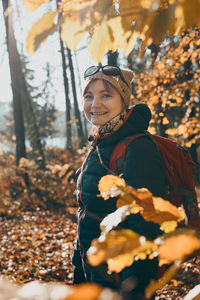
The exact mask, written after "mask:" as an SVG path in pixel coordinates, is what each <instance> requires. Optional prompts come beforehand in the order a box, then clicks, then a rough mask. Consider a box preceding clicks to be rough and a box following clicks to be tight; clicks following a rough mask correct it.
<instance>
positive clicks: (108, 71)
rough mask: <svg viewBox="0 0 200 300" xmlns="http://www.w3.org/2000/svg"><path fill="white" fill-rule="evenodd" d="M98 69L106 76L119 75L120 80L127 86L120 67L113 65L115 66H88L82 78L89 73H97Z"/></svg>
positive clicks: (89, 74)
mask: <svg viewBox="0 0 200 300" xmlns="http://www.w3.org/2000/svg"><path fill="white" fill-rule="evenodd" d="M100 70H102V72H103V74H105V75H107V76H120V78H121V80H122V81H123V82H124V83H125V84H126V85H127V86H128V83H127V82H126V80H125V79H124V76H123V75H122V71H121V70H120V68H119V67H115V66H109V65H106V66H91V67H89V68H88V69H86V70H85V72H84V79H86V78H87V77H89V76H91V75H94V74H96V73H98V72H99V71H100ZM128 87H129V86H128Z"/></svg>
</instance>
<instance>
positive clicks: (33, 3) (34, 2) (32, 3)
mask: <svg viewBox="0 0 200 300" xmlns="http://www.w3.org/2000/svg"><path fill="white" fill-rule="evenodd" d="M47 2H49V0H23V4H24V7H25V8H26V10H27V11H28V12H33V11H35V10H37V9H38V7H39V6H40V5H42V4H44V3H47Z"/></svg>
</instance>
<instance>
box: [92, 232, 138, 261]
mask: <svg viewBox="0 0 200 300" xmlns="http://www.w3.org/2000/svg"><path fill="white" fill-rule="evenodd" d="M139 245H140V236H139V235H138V234H137V233H135V232H133V231H132V230H130V229H123V230H112V231H110V232H107V233H103V234H102V235H101V236H100V237H99V238H98V239H94V240H93V241H92V243H91V246H90V248H89V250H88V252H87V258H88V261H89V263H90V264H91V265H93V266H97V265H99V264H100V263H102V262H104V261H107V260H108V259H110V258H113V257H115V256H117V255H119V254H122V253H129V252H130V251H131V250H132V249H134V248H136V247H138V246H139Z"/></svg>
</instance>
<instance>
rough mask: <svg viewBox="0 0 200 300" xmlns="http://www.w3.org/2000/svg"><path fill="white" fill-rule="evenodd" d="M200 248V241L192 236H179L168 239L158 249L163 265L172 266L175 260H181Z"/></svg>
mask: <svg viewBox="0 0 200 300" xmlns="http://www.w3.org/2000/svg"><path fill="white" fill-rule="evenodd" d="M199 248H200V242H199V239H198V238H197V237H195V236H193V235H190V234H179V235H174V236H171V237H169V238H167V239H166V240H165V242H164V244H163V245H161V246H160V247H159V248H158V255H159V261H160V262H161V264H163V263H167V264H170V263H172V262H173V261H175V260H181V259H183V258H184V257H185V256H187V255H189V254H191V253H192V252H194V251H195V250H197V249H199Z"/></svg>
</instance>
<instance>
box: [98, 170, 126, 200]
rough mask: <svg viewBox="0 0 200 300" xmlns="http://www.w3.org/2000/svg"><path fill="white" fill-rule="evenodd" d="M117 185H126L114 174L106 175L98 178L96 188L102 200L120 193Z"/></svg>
mask: <svg viewBox="0 0 200 300" xmlns="http://www.w3.org/2000/svg"><path fill="white" fill-rule="evenodd" d="M119 186H124V187H125V186H126V183H125V181H124V179H123V178H120V177H118V176H114V175H106V176H103V177H102V178H101V179H100V181H99V184H98V189H99V191H100V194H101V196H102V197H103V198H104V200H107V199H109V198H110V197H116V196H117V195H120V194H121V191H120V190H119V189H118V187H119Z"/></svg>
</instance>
